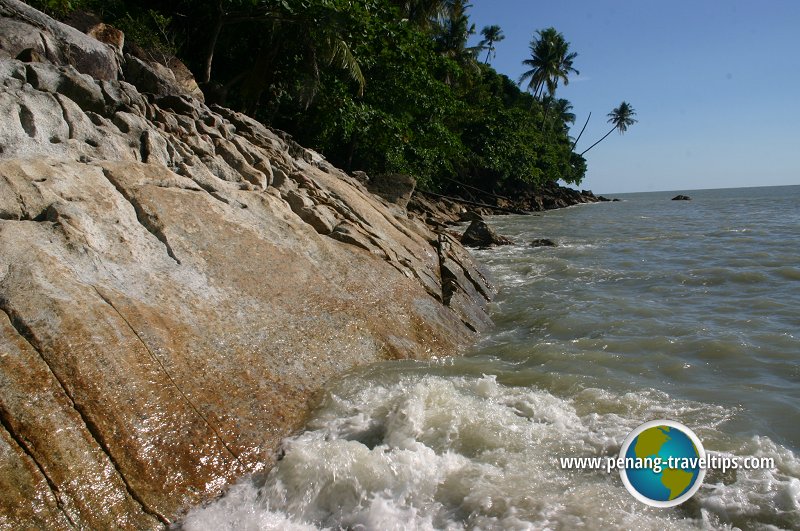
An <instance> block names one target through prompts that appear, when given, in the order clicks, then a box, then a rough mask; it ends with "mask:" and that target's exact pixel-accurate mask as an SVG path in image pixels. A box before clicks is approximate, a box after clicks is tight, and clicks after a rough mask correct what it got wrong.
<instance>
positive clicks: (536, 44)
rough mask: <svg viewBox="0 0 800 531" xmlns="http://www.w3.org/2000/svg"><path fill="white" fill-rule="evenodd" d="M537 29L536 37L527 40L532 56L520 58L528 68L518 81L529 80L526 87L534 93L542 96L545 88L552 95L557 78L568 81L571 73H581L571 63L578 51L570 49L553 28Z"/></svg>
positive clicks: (562, 36) (562, 37) (565, 82)
mask: <svg viewBox="0 0 800 531" xmlns="http://www.w3.org/2000/svg"><path fill="white" fill-rule="evenodd" d="M536 33H537V35H538V38H537V37H534V38H533V39H532V40H531V43H530V50H531V58H530V59H525V60H524V61H522V64H523V65H525V66H526V67H529V70H527V71H526V72H525V73H523V74H522V75H521V76H520V78H519V84H520V85H522V84H523V83H524V82H525V81H526V80H529V82H528V90H530V91H531V92H532V93H533V95H534V97H541V96H542V94H543V93H544V90H545V88H546V89H547V92H548V93H549V94H550V96H553V95H554V94H555V92H556V89H557V88H558V83H559V81H563V82H564V85H568V84H569V75H570V74H572V73H575V74H580V72H578V71H577V70H576V69H575V68H574V67H573V66H572V63H573V61H575V58H576V57H577V56H578V54H577V53H575V52H570V51H569V43H568V42H567V41H566V40H565V39H564V35H562V34H561V33H559V32H558V31H556V29H555V28H546V29H543V30H539V31H537V32H536Z"/></svg>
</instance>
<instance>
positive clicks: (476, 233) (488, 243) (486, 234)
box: [461, 220, 514, 247]
mask: <svg viewBox="0 0 800 531" xmlns="http://www.w3.org/2000/svg"><path fill="white" fill-rule="evenodd" d="M461 243H462V244H464V245H466V246H467V247H494V246H495V245H512V244H513V243H514V242H512V241H511V240H509V239H508V238H506V237H505V236H500V235H499V234H497V232H495V230H494V229H493V228H491V227H490V226H489V225H487V224H486V222H485V221H483V220H476V221H473V222H472V223H470V224H469V227H467V230H466V231H465V232H464V234H463V235H462V236H461Z"/></svg>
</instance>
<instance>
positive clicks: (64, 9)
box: [25, 0, 86, 19]
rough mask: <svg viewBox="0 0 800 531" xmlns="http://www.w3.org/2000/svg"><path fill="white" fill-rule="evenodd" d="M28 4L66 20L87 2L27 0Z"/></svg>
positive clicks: (73, 0)
mask: <svg viewBox="0 0 800 531" xmlns="http://www.w3.org/2000/svg"><path fill="white" fill-rule="evenodd" d="M25 3H27V4H29V5H31V6H32V7H35V8H36V9H38V10H39V11H41V12H43V13H47V14H48V15H50V16H51V17H54V18H58V19H61V18H64V17H66V16H67V15H69V14H70V13H72V12H73V11H75V10H76V9H81V8H83V7H84V6H85V4H86V1H85V0H26V2H25Z"/></svg>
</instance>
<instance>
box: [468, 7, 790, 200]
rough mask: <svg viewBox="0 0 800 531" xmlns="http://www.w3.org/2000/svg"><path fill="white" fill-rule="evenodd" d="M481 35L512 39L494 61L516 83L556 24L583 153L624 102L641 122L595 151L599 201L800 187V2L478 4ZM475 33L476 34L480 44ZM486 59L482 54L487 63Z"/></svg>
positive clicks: (564, 93) (565, 90)
mask: <svg viewBox="0 0 800 531" xmlns="http://www.w3.org/2000/svg"><path fill="white" fill-rule="evenodd" d="M472 4H473V7H472V9H471V10H470V14H471V18H472V21H473V22H474V23H475V25H476V30H477V31H478V32H480V30H481V28H482V27H483V26H485V25H490V24H498V25H499V26H501V27H502V29H503V32H504V33H505V35H506V39H505V40H504V41H502V42H500V43H499V44H498V45H497V57H496V59H494V60H493V61H491V63H492V65H493V66H494V67H495V68H496V69H497V70H498V71H500V72H502V73H504V74H506V75H508V76H509V77H511V78H512V79H514V80H516V79H517V78H518V77H519V75H520V74H521V73H522V72H523V71H524V69H523V67H522V65H521V61H522V60H523V59H524V58H527V57H528V56H529V55H530V53H529V48H528V43H529V42H530V39H531V36H532V34H533V33H534V31H535V30H537V29H542V28H546V27H548V26H554V27H555V28H556V29H557V30H559V31H560V32H562V33H563V34H564V36H565V37H566V39H567V40H568V41H569V42H570V43H571V49H572V50H573V51H575V52H577V53H578V57H577V59H576V61H575V65H574V66H575V68H577V69H578V70H579V71H580V76H578V77H574V78H573V79H572V80H571V81H570V84H569V86H567V87H559V90H558V92H557V93H556V94H557V96H558V97H562V98H567V99H569V100H570V101H571V102H572V104H573V105H574V112H575V114H576V115H577V120H576V123H575V125H574V126H573V128H572V135H573V136H575V135H577V133H578V132H579V131H580V128H581V127H582V126H583V122H584V121H585V120H586V116H587V115H588V113H589V112H590V111H591V112H592V119H591V121H590V122H589V126H588V127H587V129H586V132H585V133H584V134H583V137H582V138H581V140H580V142H579V144H578V147H577V150H578V151H579V152H580V150H581V149H585V148H587V147H589V146H590V145H591V144H592V143H593V142H594V141H595V140H597V139H599V138H600V137H601V136H602V135H603V134H605V133H606V132H607V131H608V130H609V129H610V127H611V126H610V124H607V123H606V120H607V117H606V114H608V112H609V111H611V109H613V108H614V107H616V106H617V105H619V103H620V102H621V101H622V100H626V101H628V102H629V103H631V104H632V105H633V107H634V108H635V109H636V112H637V118H638V120H639V123H637V124H634V125H633V126H632V127H631V128H630V129H629V130H628V132H627V133H625V135H624V136H620V135H619V134H618V133H616V132H615V133H613V134H612V135H611V136H609V137H608V138H607V139H606V140H604V141H603V142H602V143H600V144H599V145H598V146H596V147H595V148H594V149H592V150H591V151H590V152H589V153H587V154H586V158H587V162H588V165H589V170H588V172H587V176H586V179H585V180H584V182H583V185H582V187H583V188H589V189H592V190H594V191H595V192H597V193H613V192H633V191H652V190H682V189H698V188H727V187H738V186H767V185H783V184H800V1H797V0H763V1H761V2H757V1H755V0H749V1H741V0H713V1H712V0H694V1H686V0H670V1H654V0H638V1H635V0H625V1H623V0H615V1H606V0H594V1H591V0H570V1H563V2H562V1H550V0H548V1H535V0H472ZM477 39H478V38H477V37H473V40H474V41H477ZM482 58H483V56H482Z"/></svg>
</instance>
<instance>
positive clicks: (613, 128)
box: [581, 125, 617, 157]
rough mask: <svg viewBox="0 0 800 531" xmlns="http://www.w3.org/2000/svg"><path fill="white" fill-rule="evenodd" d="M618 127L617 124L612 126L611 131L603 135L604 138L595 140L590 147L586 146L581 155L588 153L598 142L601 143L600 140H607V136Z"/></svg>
mask: <svg viewBox="0 0 800 531" xmlns="http://www.w3.org/2000/svg"><path fill="white" fill-rule="evenodd" d="M616 129H617V126H616V125H615V126H614V127H612V128H611V131H609V132H608V133H606V134H605V135H603V138H601V139H600V140H598V141H597V142H595V143H594V144H592V145H591V146H589V147H588V148H586V150H584V151H583V153H581V157H582V156H583V155H584V153H586V152H587V151H589V150H590V149H592V148H593V147H595V146H596V145H597V144H599V143H600V142H602V141H603V140H605V139H606V137H607V136H608V135H610V134H611V133H613V132H614V131H615V130H616Z"/></svg>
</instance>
